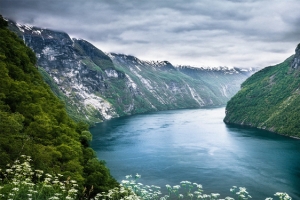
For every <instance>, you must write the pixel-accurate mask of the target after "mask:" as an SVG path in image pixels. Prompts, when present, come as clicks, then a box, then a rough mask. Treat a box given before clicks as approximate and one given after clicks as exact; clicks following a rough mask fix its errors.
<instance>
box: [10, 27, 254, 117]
mask: <svg viewBox="0 0 300 200" xmlns="http://www.w3.org/2000/svg"><path fill="white" fill-rule="evenodd" d="M9 26H10V29H11V30H13V31H14V32H16V33H17V35H19V37H20V38H22V39H23V40H24V42H25V43H26V45H27V46H29V47H30V48H31V49H32V50H33V51H34V52H35V54H36V56H37V58H38V59H37V60H38V61H37V66H38V67H39V69H40V72H41V73H42V74H43V76H44V79H45V81H46V82H47V83H48V84H49V85H50V86H51V88H52V90H53V92H54V93H55V94H56V95H57V96H59V97H60V99H62V100H63V101H64V102H65V103H66V106H67V110H68V113H69V114H70V115H71V116H72V117H73V118H74V119H77V120H82V116H83V117H84V119H85V120H86V121H89V122H98V121H101V120H107V119H110V118H113V117H118V116H124V115H131V114H135V113H143V112H147V111H157V110H166V109H178V108H199V107H203V106H216V105H225V104H226V102H227V101H228V100H229V99H230V97H232V96H233V95H234V94H235V93H236V92H237V91H238V90H239V88H240V84H241V83H242V81H244V80H245V79H246V78H247V77H249V76H250V75H251V74H252V73H253V72H252V71H251V70H240V69H235V68H234V69H228V68H226V67H223V68H216V69H203V68H201V69H198V68H192V67H187V66H179V67H175V66H173V65H172V64H171V63H169V62H167V61H162V62H154V61H142V60H139V59H138V58H136V57H133V56H128V55H122V54H114V53H110V54H105V53H103V52H102V51H101V50H99V49H97V48H96V47H95V46H93V45H92V44H90V43H89V42H87V41H85V40H81V39H71V38H70V37H69V35H68V34H66V33H63V32H59V31H53V30H48V29H42V28H37V27H32V26H27V25H20V24H17V23H14V22H12V21H9Z"/></svg>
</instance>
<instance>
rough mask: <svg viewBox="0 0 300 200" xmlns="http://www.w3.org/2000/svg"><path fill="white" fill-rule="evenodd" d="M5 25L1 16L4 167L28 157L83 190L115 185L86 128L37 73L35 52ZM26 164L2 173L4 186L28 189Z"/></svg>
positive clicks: (0, 112) (0, 126) (1, 165)
mask: <svg viewBox="0 0 300 200" xmlns="http://www.w3.org/2000/svg"><path fill="white" fill-rule="evenodd" d="M6 26H7V22H6V21H4V20H3V19H2V16H1V15H0V138H1V139H0V157H1V159H0V168H1V169H5V168H6V167H7V166H9V165H10V166H11V164H13V163H17V159H20V156H21V155H26V156H30V157H31V166H33V168H34V169H39V170H43V171H44V172H45V173H50V174H62V175H63V176H64V178H65V180H66V179H68V177H69V178H71V179H72V180H76V181H77V182H78V185H79V188H78V189H79V190H80V191H83V190H84V188H86V189H87V190H88V191H89V190H90V189H91V188H93V191H94V192H103V191H107V190H108V189H110V188H113V187H115V186H117V185H118V183H117V182H116V180H115V179H114V178H112V176H111V175H110V173H109V170H108V169H107V168H106V167H105V165H104V162H100V161H99V160H98V159H97V158H96V153H95V152H94V151H93V149H91V148H90V147H89V141H90V140H91V133H90V132H89V131H88V125H87V124H83V123H75V122H74V121H73V120H72V119H71V118H70V117H69V116H68V114H67V112H66V109H65V107H64V104H63V103H62V102H61V101H60V100H59V99H58V98H57V96H55V95H54V94H53V92H52V91H51V89H50V87H49V86H48V85H47V84H46V83H45V82H44V80H43V77H42V76H41V74H40V73H39V71H38V70H37V68H36V66H35V63H36V57H35V54H34V52H33V51H32V50H31V49H30V48H28V47H27V46H26V45H25V44H24V42H23V41H22V40H20V39H19V38H18V37H17V36H16V35H15V34H14V33H13V32H11V31H9V30H8V29H7V28H6ZM21 157H22V156H21ZM27 161H28V160H27ZM28 165H29V164H28V162H27V164H26V167H25V165H24V166H23V167H24V168H23V167H20V165H19V166H18V167H16V171H18V172H19V173H18V174H17V173H16V174H15V175H14V176H12V174H11V173H7V174H8V175H7V174H6V172H9V171H8V170H6V171H5V170H2V171H1V170H0V177H1V178H3V179H1V183H2V184H1V186H3V185H5V184H6V183H7V181H8V179H9V178H10V177H14V179H16V180H14V184H15V183H17V184H23V185H20V188H26V187H25V186H24V185H25V184H24V183H23V182H22V181H23V180H25V178H26V179H28V178H29V177H27V175H26V173H24V174H25V175H24V176H23V172H25V171H26V172H28V173H29V172H30V175H32V174H31V169H30V168H29V167H28ZM19 167H20V168H19ZM22 170H24V171H22ZM43 176H44V175H43ZM29 179H31V178H29ZM36 180H37V178H34V181H36ZM53 180H54V179H53ZM43 184H44V183H43ZM30 187H31V186H30ZM32 188H33V186H32ZM1 189H2V190H1V194H6V193H7V187H6V186H4V187H1ZM20 190H21V189H20ZM25 194H26V193H25ZM6 197H7V196H6ZM3 198H4V197H3ZM16 198H18V199H24V198H28V196H27V194H26V197H24V198H21V197H16Z"/></svg>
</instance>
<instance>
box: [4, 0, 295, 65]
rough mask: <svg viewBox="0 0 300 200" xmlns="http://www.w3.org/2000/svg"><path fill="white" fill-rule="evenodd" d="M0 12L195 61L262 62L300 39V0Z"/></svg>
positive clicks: (70, 4)
mask: <svg viewBox="0 0 300 200" xmlns="http://www.w3.org/2000/svg"><path fill="white" fill-rule="evenodd" d="M0 5H1V6H0V13H1V14H2V15H4V16H5V17H8V18H11V19H13V20H16V21H18V22H21V23H29V24H33V25H36V26H40V27H47V28H51V29H55V30H62V31H65V32H67V33H69V34H70V35H71V36H72V37H79V38H83V39H86V40H88V41H90V42H92V43H93V44H95V45H96V46H97V47H98V48H100V49H101V50H103V51H105V52H117V53H125V54H132V55H134V56H137V57H139V58H141V59H145V60H168V61H170V62H171V63H173V64H186V65H193V66H203V65H204V66H219V65H221V66H224V65H227V66H238V67H264V66H268V65H272V64H276V63H278V62H280V61H283V60H284V59H285V58H286V57H288V56H290V55H291V54H293V53H294V49H295V47H296V46H297V44H298V43H299V41H300V34H299V31H300V26H299V20H300V13H299V10H300V2H299V1H298V0H289V1H281V0H274V1H272V2H270V1H268V0H244V1H239V0H216V1H211V0H201V1H198V0H176V1H174V0H164V1H161V0H151V1H140V0H131V1H120V0H101V1H99V0H89V1H86V0H76V1H72V0H64V1H60V0H43V1H40V0H21V1H20V0H0Z"/></svg>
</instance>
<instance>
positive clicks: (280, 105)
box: [224, 45, 300, 137]
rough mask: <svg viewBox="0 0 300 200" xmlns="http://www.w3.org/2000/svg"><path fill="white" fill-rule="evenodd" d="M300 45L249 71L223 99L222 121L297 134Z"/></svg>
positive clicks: (298, 131)
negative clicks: (285, 56)
mask: <svg viewBox="0 0 300 200" xmlns="http://www.w3.org/2000/svg"><path fill="white" fill-rule="evenodd" d="M299 47H300V45H298V47H297V48H296V54H295V55H293V56H291V57H290V58H288V59H287V60H285V61H284V62H283V63H280V64H278V65H275V66H270V67H266V68H264V69H262V70H260V71H258V72H257V73H255V74H253V75H252V76H251V77H250V78H248V79H247V80H246V81H245V82H244V83H243V84H242V89H241V90H240V91H239V92H238V93H237V94H236V95H235V96H234V97H233V98H232V99H231V100H230V101H229V102H228V103H227V106H226V117H225V119H224V121H225V122H226V123H234V124H241V125H247V126H253V127H258V128H262V129H267V130H270V131H273V132H276V133H280V134H284V135H290V136H297V137H299V136H300V126H299V119H300V112H299V111H300V90H299V87H300V85H299V83H300V76H299V75H300V70H299V66H300V48H299Z"/></svg>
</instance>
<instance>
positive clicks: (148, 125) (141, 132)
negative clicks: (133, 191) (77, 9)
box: [91, 108, 300, 199]
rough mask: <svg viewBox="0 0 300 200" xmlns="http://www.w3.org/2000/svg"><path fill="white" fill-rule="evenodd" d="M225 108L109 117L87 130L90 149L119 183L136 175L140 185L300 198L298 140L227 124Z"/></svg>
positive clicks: (224, 193)
mask: <svg viewBox="0 0 300 200" xmlns="http://www.w3.org/2000/svg"><path fill="white" fill-rule="evenodd" d="M224 110H225V109H224V108H213V109H196V110H175V111H163V112H157V113H150V114H143V115H136V116H131V117H124V118H119V119H113V120H110V121H107V122H104V123H100V124H98V125H97V126H96V127H94V128H92V129H91V132H92V134H93V143H92V147H93V148H94V150H95V151H96V152H97V155H98V157H99V159H101V160H105V161H106V163H107V166H108V167H109V168H110V171H111V173H112V175H113V176H114V177H115V178H116V179H117V180H118V181H120V180H123V179H125V178H124V176H125V175H129V174H133V175H134V174H136V173H139V174H141V175H142V179H140V180H139V181H140V182H142V183H143V184H153V185H158V186H161V187H165V185H166V184H170V185H177V184H179V182H180V181H183V180H188V181H192V182H197V183H199V184H202V185H203V188H204V192H205V193H206V194H208V193H211V192H216V193H220V194H221V197H223V198H224V197H226V196H227V195H231V196H232V194H231V193H230V192H229V189H230V188H231V186H233V185H236V186H243V187H246V188H247V191H248V192H249V193H250V195H252V197H253V199H265V198H266V197H273V194H274V193H275V192H277V191H284V192H287V193H288V194H289V195H290V196H292V197H293V199H300V159H299V158H300V140H296V139H292V138H289V137H284V136H280V135H277V134H273V133H269V132H266V131H262V130H257V129H251V128H241V127H238V126H227V125H225V124H224V123H223V121H222V119H223V118H224Z"/></svg>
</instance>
